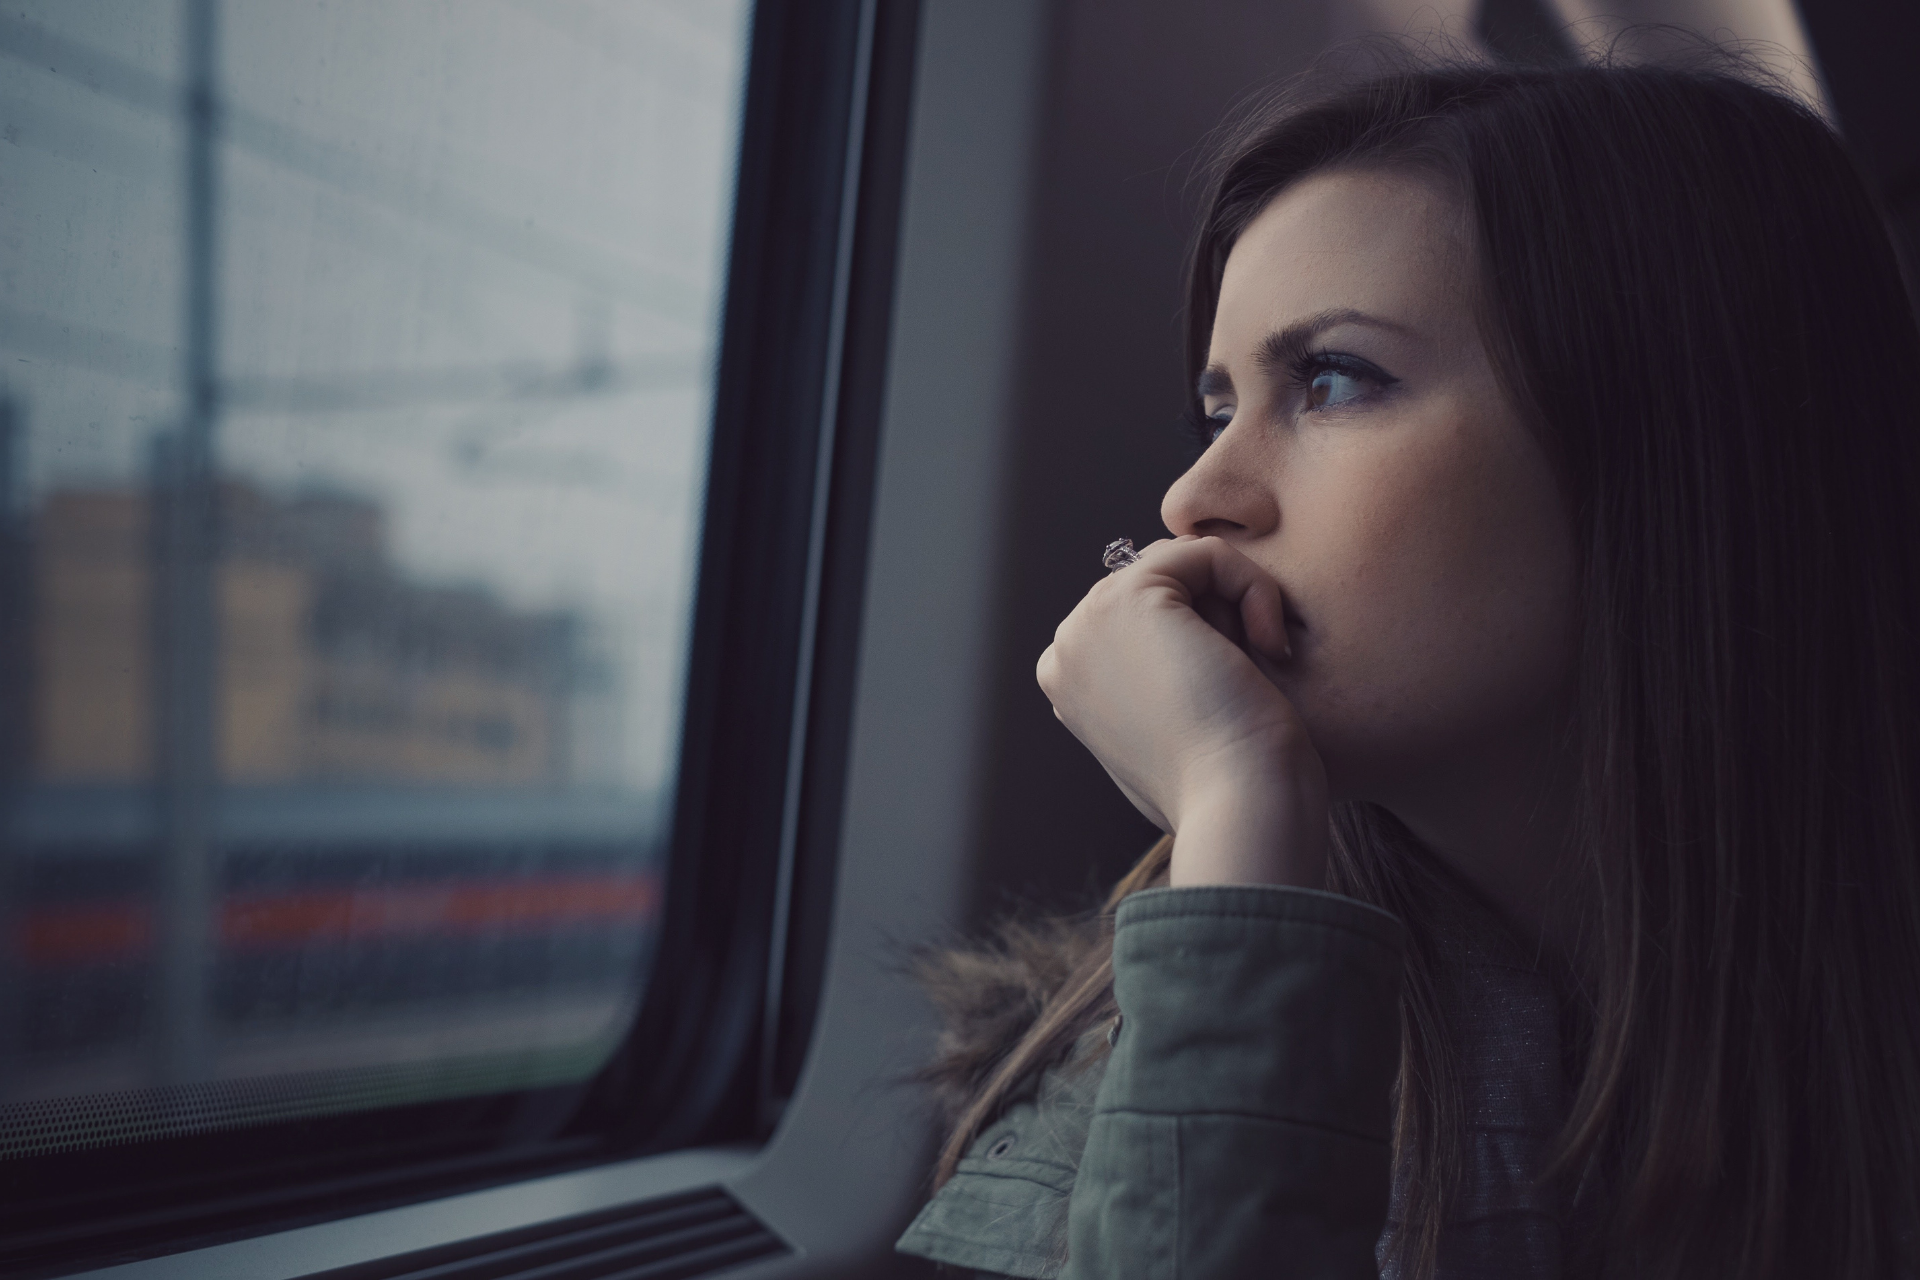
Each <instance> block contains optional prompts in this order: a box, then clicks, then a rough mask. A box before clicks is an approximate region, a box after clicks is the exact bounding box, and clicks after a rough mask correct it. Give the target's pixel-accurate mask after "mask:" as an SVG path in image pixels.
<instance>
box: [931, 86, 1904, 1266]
mask: <svg viewBox="0 0 1920 1280" xmlns="http://www.w3.org/2000/svg"><path fill="white" fill-rule="evenodd" d="M1322 83H1323V82H1316V81H1311V80H1310V81H1309V82H1307V83H1305V84H1304V85H1295V86H1294V87H1293V88H1292V89H1291V90H1289V91H1288V92H1286V93H1283V94H1282V95H1280V96H1278V97H1276V98H1274V99H1272V100H1269V101H1267V102H1265V103H1263V104H1260V105H1258V106H1256V107H1254V108H1253V109H1251V110H1249V111H1248V112H1247V113H1245V114H1244V115H1243V116H1242V118H1241V119H1240V120H1239V121H1238V122H1237V123H1236V124H1234V125H1233V126H1231V127H1230V128H1229V129H1228V130H1226V131H1225V132H1224V133H1223V135H1222V139H1221V144H1220V147H1219V150H1218V158H1217V160H1216V162H1215V164H1214V166H1213V167H1212V169H1211V171H1210V173H1211V184H1210V198H1209V200H1208V204H1207V208H1206V213H1205V216H1204V219H1203V222H1202V225H1201V228H1200V231H1199V234H1198V237H1197V242H1196V245H1195V249H1194V254H1193V257H1192V260H1191V271H1190V277H1189V279H1190V284H1189V295H1188V342H1187V357H1188V363H1189V366H1190V367H1189V372H1190V373H1191V374H1194V375H1197V374H1198V373H1199V371H1200V369H1201V367H1202V366H1203V364H1204V362H1205V358H1206V350H1207V344H1208V337H1209V333H1210V330H1211V328H1212V320H1213V312H1214V307H1215V303H1216V300H1217V294H1218V289H1219V283H1220V278H1221V272H1222V270H1223V268H1224V266H1225V264H1226V259H1227V255H1228V254H1229V253H1230V252H1231V250H1232V248H1233V244H1234V241H1235V239H1236V238H1237V237H1238V235H1239V234H1240V232H1241V231H1242V230H1243V229H1244V228H1245V227H1246V226H1247V225H1248V223H1249V222H1250V221H1251V220H1252V219H1253V217H1254V216H1255V215H1256V214H1257V213H1258V212H1259V211H1260V209H1262V208H1263V207H1265V205H1266V204H1267V202H1268V201H1270V200H1271V199H1272V198H1273V196H1274V195H1275V194H1276V193H1277V192H1279V191H1280V190H1282V189H1283V188H1285V187H1286V186H1288V185H1289V184H1290V183H1293V182H1295V181H1297V180H1299V179H1300V178H1301V177H1302V176H1304V175H1306V174H1308V173H1311V172H1314V171H1317V170H1324V169H1326V168H1328V167H1331V166H1335V165H1380V166H1389V167H1393V166H1411V167H1417V168H1419V169H1420V170H1422V171H1424V172H1426V173H1429V174H1431V175H1434V176H1436V177H1438V178H1440V179H1441V180H1442V181H1444V182H1446V183H1447V184H1448V185H1449V186H1450V187H1451V188H1452V189H1453V190H1454V191H1455V192H1457V193H1458V195H1459V197H1460V199H1461V200H1462V201H1463V202H1464V205H1465V207H1466V208H1467V209H1468V210H1469V211H1470V213H1471V216H1472V219H1473V224H1474V227H1475V236H1476V240H1477V252H1478V263H1479V296H1478V298H1477V299H1476V305H1477V306H1478V308H1479V313H1480V320H1481V326H1482V330H1483V333H1484V336H1485V339H1486V341H1487V343H1488V346H1489V348H1490V350H1491V351H1492V352H1493V355H1494V359H1495V362H1496V365H1497V367H1498V368H1499V369H1500V371H1501V374H1502V379H1503V382H1504V385H1505V389H1506V391H1507V393H1508V395H1509V396H1510V398H1511V400H1512V402H1513V404H1514V406H1515V407H1516V408H1517V410H1518V411H1519V412H1520V414H1521V416H1522V418H1523V420H1525V421H1526V422H1527V423H1528V424H1529V425H1530V426H1531V428H1532V429H1533V430H1534V431H1535V433H1536V434H1537V436H1538V438H1539V439H1540V441H1541V443H1542V445H1543V446H1544V447H1545V449H1546V451H1547V452H1548V455H1549V456H1550V457H1551V459H1552V460H1553V462H1554V464H1555V466H1556V469H1557V473H1558V476H1559V479H1560V482H1561V484H1562V486H1563V487H1564V490H1565V494H1566V498H1567V505H1568V510H1569V511H1570V512H1571V514H1572V520H1573V524H1574V535H1575V543H1576V546H1577V547H1578V549H1579V552H1580V603H1579V608H1580V618H1581V623H1580V625H1581V635H1580V656H1579V675H1578V682H1579V694H1578V703H1579V711H1578V716H1579V718H1578V730H1577V737H1576V739H1575V741H1574V743H1573V744H1572V745H1571V746H1570V750H1573V751H1576V752H1577V753H1578V754H1579V758H1580V764H1581V770H1582V773H1581V789H1580V799H1579V805H1578V812H1577V820H1576V828H1575V832H1574V838H1575V839H1576V841H1577V842H1578V848H1579V850H1580V851H1581V855H1582V859H1583V865H1584V866H1585V867H1586V868H1587V872H1588V875H1589V878H1590V881H1591V894H1590V899H1591V925H1590V927H1591V929H1592V931H1593V934H1594V937H1595V940H1596V941H1595V946H1594V954H1595V956H1596V961H1595V964H1594V966H1593V972H1592V973H1591V975H1590V990H1589V992H1588V1002H1587V1004H1588V1007H1587V1008H1586V1009H1585V1010H1584V1012H1585V1014H1586V1017H1587V1021H1588V1025H1587V1026H1586V1027H1585V1030H1584V1034H1583V1035H1582V1036H1581V1043H1582V1045H1583V1046H1584V1063H1583V1065H1582V1068H1581V1071H1580V1077H1579V1084H1578V1088H1577V1093H1576V1096H1575V1099H1574V1103H1573V1107H1572V1113H1571V1115H1570V1117H1569V1118H1568V1120H1567V1122H1566V1127H1565V1130H1564V1132H1563V1134H1562V1140H1561V1143H1560V1158H1559V1161H1558V1163H1557V1165H1556V1169H1557V1171H1559V1172H1561V1173H1565V1172H1567V1171H1572V1170H1578V1171H1583V1172H1585V1173H1588V1174H1593V1175H1595V1176H1596V1177H1597V1185H1599V1186H1602V1187H1604V1188H1606V1189H1607V1199H1606V1205H1605V1213H1604V1218H1603V1220H1602V1222H1601V1224H1600V1226H1599V1228H1598V1231H1597V1234H1596V1237H1595V1241H1594V1244H1595V1247H1596V1248H1597V1249H1598V1251H1599V1252H1598V1254H1597V1255H1595V1256H1598V1257H1599V1258H1600V1259H1601V1264H1600V1265H1601V1268H1602V1269H1604V1270H1606V1271H1608V1272H1610V1273H1614V1274H1633V1275H1646V1276H1672V1277H1678V1276H1681V1275H1687V1276H1707V1275H1726V1276H1735V1275H1737V1276H1741V1277H1747V1278H1763V1277H1782V1276H1789V1275H1811V1274H1819V1275H1822V1276H1844V1277H1850V1278H1852V1277H1858V1278H1861V1280H1865V1278H1866V1277H1878V1276H1882V1275H1886V1274H1889V1273H1890V1272H1892V1271H1894V1270H1895V1269H1896V1268H1897V1267H1899V1266H1901V1265H1903V1264H1905V1265H1910V1264H1911V1262H1912V1259H1911V1257H1910V1256H1908V1254H1907V1253H1906V1252H1905V1251H1906V1250H1907V1249H1908V1247H1909V1245H1910V1241H1911V1233H1912V1231H1913V1230H1914V1229H1915V1228H1916V1227H1920V1197H1917V1195H1916V1189H1917V1187H1920V1176H1917V1175H1920V862H1917V861H1916V853H1917V852H1920V849H1917V847H1916V831H1915V813H1914V797H1915V795H1916V791H1917V790H1920V772H1917V771H1920V749H1917V747H1920V744H1917V743H1916V741H1915V735H1916V734H1920V670H1916V654H1920V515H1916V513H1920V333H1917V332H1916V328H1915V323H1914V316H1913V312H1912V309H1911V307H1910V305H1909V301H1908V299H1907V297H1906V296H1905V294H1904V293H1903V292H1902V289H1901V285H1900V282H1899V280H1900V278H1899V275H1898V271H1897V267H1896V264H1895V260H1894V256H1893V252H1892V249H1891V247H1890V244H1889V242H1888V240H1887V237H1886V234H1885V232H1884V230H1883V227H1882V224H1881V223H1880V221H1879V218H1878V215H1877V213H1876V210H1875V208H1874V206H1873V204H1872V201H1871V198H1870V197H1869V195H1868V194H1867V191H1866V188H1865V187H1864V185H1863V184H1862V183H1861V181H1860V180H1859V178H1858V177H1857V175H1856V174H1855V172H1854V170H1853V168H1852V166H1851V165H1850V163H1849V161H1848V159H1847V157H1846V155H1845V153H1844V151H1843V150H1842V148H1841V146H1840V145H1839V143H1838V142H1837V141H1836V139H1835V138H1834V136H1833V135H1832V133H1831V132H1830V131H1829V130H1828V129H1827V127H1826V126H1825V125H1824V124H1823V123H1822V122H1821V121H1820V120H1819V119H1818V117H1817V116H1815V115H1814V114H1813V113H1812V112H1811V111H1809V110H1807V109H1806V108H1804V107H1803V106H1801V105H1800V104H1799V103H1797V102H1795V101H1793V100H1791V99H1789V98H1788V97H1786V96H1784V95H1783V94H1780V93H1777V92H1774V91H1771V90H1769V89H1767V88H1764V87H1760V86H1758V85H1756V84H1754V83H1751V82H1749V79H1748V78H1742V77H1736V76H1733V75H1729V74H1724V73H1720V72H1716V71H1710V70H1698V69H1695V70H1688V69H1674V68H1653V67H1587V68H1579V69H1574V70H1558V71H1552V72H1532V71H1523V70H1512V69H1496V68H1486V67H1448V68H1441V69H1399V70H1394V71H1391V72H1389V73H1387V74H1383V75H1373V76H1371V77H1370V78H1367V79H1365V80H1364V81H1362V82H1359V83H1357V84H1356V83H1347V84H1345V85H1341V86H1337V87H1335V88H1332V89H1327V88H1324V87H1322ZM1334 834H1335V849H1336V856H1335V859H1334V865H1333V869H1332V873H1331V882H1332V886H1333V887H1335V888H1337V889H1339V890H1340V891H1342V892H1346V893H1349V894H1352V895H1353V896H1355V897H1359V898H1362V899H1364V900H1366V901H1369V902H1373V903H1375V904H1377V905H1380V906H1383V907H1385V908H1387V909H1388V910H1391V911H1394V912H1395V913H1396V914H1398V915H1400V916H1401V918H1402V919H1403V920H1404V921H1405V922H1406V923H1407V926H1408V930H1409V934H1410V938H1411V949H1410V952H1409V957H1408V982H1407V985H1406V991H1405V995H1404V996H1403V1000H1402V1030H1403V1036H1402V1064H1401V1071H1400V1077H1399V1087H1398V1089H1397V1100H1396V1107H1397V1114H1398V1124H1397V1127H1396V1136H1395V1146H1396V1160H1397V1162H1398V1167H1399V1169H1400V1175H1399V1177H1400V1181H1401V1184H1402V1188H1403V1190H1404V1193H1405V1195H1404V1199H1403V1200H1402V1203H1401V1208H1402V1214H1403V1221H1402V1224H1401V1227H1400V1231H1399V1235H1398V1237H1397V1238H1396V1239H1395V1240H1394V1241H1393V1242H1392V1244H1393V1248H1394V1250H1395V1252H1396V1253H1398V1254H1399V1255H1400V1256H1401V1257H1402V1258H1403V1259H1405V1260H1406V1261H1407V1263H1408V1266H1409V1268H1410V1270H1411V1271H1412V1272H1413V1273H1415V1274H1421V1273H1425V1272H1430V1271H1431V1269H1432V1266H1433V1258H1434V1247H1435V1244H1436V1242H1437V1240H1438V1238H1439V1232H1440V1226H1441V1223H1442V1221H1443V1218H1444V1214H1445V1211H1446V1191H1447V1187H1448V1185H1449V1184H1450V1182H1451V1180H1452V1179H1453V1177H1454V1176H1455V1172H1456V1170H1457V1167H1458V1135H1459V1133H1460V1131H1461V1127H1462V1114H1461V1113H1462V1103H1461V1100H1460V1098H1459V1089H1458V1085H1457V1082H1456V1080H1455V1076H1454V1068H1453V1065H1452V1061H1451V1055H1450V1052H1449V1050H1448V1032H1447V1026H1446V1019H1445V1017H1444V1010H1443V1009H1442V1007H1441V1002H1440V1000H1439V999H1438V997H1437V995H1436V987H1435V984H1434V983H1433V981H1432V980H1431V976H1432V964H1433V955H1434V941H1433V939H1432V938H1430V937H1429V936H1428V934H1427V930H1426V927H1425V913H1424V912H1423V910H1422V904H1423V903H1425V902H1428V901H1430V900H1431V895H1432V893H1433V892H1434V891H1435V887H1436V886H1437V885H1440V884H1441V883H1442V882H1443V881H1444V880H1445V879H1446V873H1445V872H1444V871H1443V870H1441V869H1439V868H1437V867H1436V866H1435V865H1434V862H1433V859H1432V858H1431V857H1430V856H1429V855H1426V854H1425V853H1424V851H1422V850H1421V849H1420V848H1419V847H1418V845H1417V843H1416V842H1415V841H1413V839H1412V837H1411V836H1410V835H1409V834H1408V833H1407V832H1406V831H1405V829H1404V828H1403V827H1401V826H1400V824H1399V823H1397V822H1396V821H1395V820H1394V819H1393V818H1392V816H1391V815H1390V814H1388V813H1386V812H1385V811H1384V810H1381V809H1379V808H1377V807H1375V806H1371V805H1367V804H1359V803H1355V804H1348V805H1344V806H1340V807H1339V808H1338V809H1337V810H1336V813H1335V815H1334ZM1169 850H1170V844H1169V842H1166V841H1163V842H1161V844H1160V845H1158V846H1156V847H1155V849H1154V851H1153V852H1152V853H1151V854H1149V855H1148V857H1147V859H1146V860H1145V861H1143V862H1142V863H1141V864H1140V865H1139V866H1138V867H1136V868H1135V869H1134V871H1133V872H1132V873H1131V874H1130V875H1129V876H1128V877H1127V878H1126V880H1125V881H1123V882H1122V884H1121V885H1120V886H1118V887H1117V888H1116V890H1115V891H1114V895H1113V897H1112V899H1111V901H1110V902H1109V903H1108V906H1107V908H1106V910H1105V911H1103V912H1102V913H1101V914H1100V915H1099V916H1098V917H1097V918H1096V920H1095V923H1094V925H1093V926H1092V927H1091V928H1090V929H1088V930H1087V931H1085V932H1083V933H1082V934H1081V935H1078V936H1079V937H1081V939H1082V940H1083V941H1082V944H1081V945H1080V949H1079V954H1077V955H1076V957H1075V958H1074V963H1073V964H1072V965H1071V966H1069V971H1068V972H1066V973H1065V974H1064V976H1063V977H1062V980H1061V981H1060V983H1059V985H1058V986H1057V987H1056V988H1055V990H1054V991H1053V994H1052V996H1051V998H1050V999H1048V1000H1047V1001H1046V1002H1045V1003H1044V1006H1043V1007H1042V1008H1041V1009H1040V1010H1039V1013H1038V1016H1037V1017H1036V1018H1035V1019H1034V1020H1033V1022H1032V1024H1031V1026H1030V1027H1029V1028H1028V1029H1027V1030H1026V1032H1025V1034H1024V1035H1023V1036H1022V1037H1021V1038H1020V1039H1019V1040H1018V1042H1017V1043H1016V1044H1015V1045H1014V1046H1013V1047H1012V1048H1011V1050H1010V1051H1008V1052H1006V1053H1004V1055H1003V1056H1000V1057H998V1058H996V1059H995V1060H993V1061H992V1062H990V1063H983V1064H977V1065H978V1067H979V1069H978V1070H977V1071H976V1073H975V1085H974V1088H973V1091H972V1094H971V1096H970V1099H969V1101H968V1103H967V1105H966V1106H965V1107H964V1108H963V1109H962V1110H961V1112H960V1114H959V1115H958V1118H957V1121H956V1124H955V1126H954V1128H953V1131H952V1136H951V1138H950V1139H949V1141H948V1143H947V1145H946V1148H945V1150H944V1152H943V1154H942V1158H941V1163H940V1166H939V1173H938V1177H939V1178H940V1179H941V1180H944V1179H945V1178H946V1177H948V1176H950V1175H951V1173H952V1171H953V1168H954V1166H955V1164H956V1162H957V1161H958V1159H959V1157H960V1155H961V1154H962V1153H963V1152H964V1151H965V1149H966V1147H967V1145H968V1143H969V1141H970V1140H971V1138H972V1137H973V1135H974V1134H975V1133H977V1132H978V1131H979V1129H980V1127H981V1126H982V1125H983V1124H984V1123H986V1122H987V1121H989V1120H990V1119H991V1118H992V1117H993V1116H994V1115H995V1114H996V1113H997V1112H998V1111H999V1110H1000V1109H1002V1108H1003V1107H1004V1105H1005V1104H1006V1101H1007V1100H1008V1098H1009V1097H1010V1096H1011V1094H1012V1093H1013V1091H1014V1090H1015V1089H1017V1088H1018V1087H1019V1086H1020V1085H1021V1084H1022V1082H1024V1081H1028V1080H1030V1079H1032V1077H1033V1076H1034V1075H1035V1074H1036V1073H1037V1072H1038V1071H1041V1070H1043V1069H1045V1068H1046V1067H1048V1066H1050V1065H1053V1064H1055V1063H1057V1062H1059V1061H1061V1060H1062V1058H1063V1057H1064V1056H1065V1055H1066V1054H1067V1053H1068V1052H1069V1051H1070V1050H1071V1048H1072V1046H1073V1045H1074V1044H1075V1043H1076V1042H1077V1040H1078V1038H1079V1037H1080V1036H1081V1035H1082V1034H1083V1033H1084V1032H1085V1031H1086V1030H1088V1029H1089V1028H1090V1027H1093V1026H1096V1025H1098V1023H1099V1022H1100V1021H1101V1020H1102V1019H1104V1018H1107V1017H1110V1016H1111V1015H1112V1012H1113V1003H1112V1001H1113V996H1112V987H1111V972H1112V960H1111V926H1110V920H1111V915H1112V908H1113V906H1114V905H1116V904H1117V903H1118V901H1119V900H1120V898H1122V897H1124V896H1125V895H1126V894H1127V893H1129V892H1132V891H1134V890H1135V889H1137V888H1140V887H1143V886H1145V885H1147V884H1150V883H1153V882H1155V881H1156V879H1158V878H1159V877H1161V876H1162V875H1163V873H1164V868H1165V865H1166V862H1167V858H1168V856H1169Z"/></svg>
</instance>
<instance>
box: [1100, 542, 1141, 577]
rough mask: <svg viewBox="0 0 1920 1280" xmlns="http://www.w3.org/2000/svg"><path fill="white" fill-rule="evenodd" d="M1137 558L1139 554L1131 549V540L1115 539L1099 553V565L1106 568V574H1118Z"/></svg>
mask: <svg viewBox="0 0 1920 1280" xmlns="http://www.w3.org/2000/svg"><path fill="white" fill-rule="evenodd" d="M1139 558H1140V553H1139V552H1138V551H1135V550H1134V549H1133V539H1132V538H1115V539H1114V540H1113V541H1112V542H1109V543H1108V544H1107V549H1106V550H1105V551H1102V552H1101V553H1100V563H1101V564H1103V565H1105V566H1106V567H1107V572H1108V573H1118V572H1120V571H1121V570H1122V569H1124V568H1126V567H1127V566H1128V565H1130V564H1132V563H1133V562H1134V561H1135V560H1138V559H1139Z"/></svg>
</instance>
